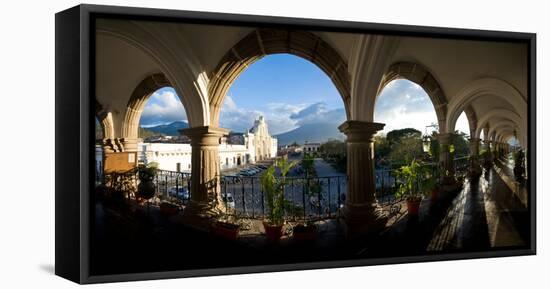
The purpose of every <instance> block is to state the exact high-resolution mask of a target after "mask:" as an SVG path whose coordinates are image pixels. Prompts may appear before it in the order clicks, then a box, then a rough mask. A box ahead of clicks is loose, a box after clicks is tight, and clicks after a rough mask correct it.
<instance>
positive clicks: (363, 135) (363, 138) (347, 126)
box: [338, 120, 386, 142]
mask: <svg viewBox="0 0 550 289" xmlns="http://www.w3.org/2000/svg"><path fill="white" fill-rule="evenodd" d="M385 125H386V124H383V123H378V122H368V121H359V120H348V121H345V122H344V123H342V124H341V125H339V126H338V130H340V131H341V132H342V133H343V134H345V135H346V136H347V141H348V142H372V137H373V136H374V134H376V133H377V132H378V131H381V130H382V129H384V126H385Z"/></svg>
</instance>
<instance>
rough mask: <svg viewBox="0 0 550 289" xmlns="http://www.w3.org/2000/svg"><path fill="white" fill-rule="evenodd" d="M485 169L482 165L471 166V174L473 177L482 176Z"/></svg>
mask: <svg viewBox="0 0 550 289" xmlns="http://www.w3.org/2000/svg"><path fill="white" fill-rule="evenodd" d="M482 172H483V170H482V169H481V166H480V165H477V166H474V167H471V168H470V176H471V177H474V178H475V177H479V176H481V174H482Z"/></svg>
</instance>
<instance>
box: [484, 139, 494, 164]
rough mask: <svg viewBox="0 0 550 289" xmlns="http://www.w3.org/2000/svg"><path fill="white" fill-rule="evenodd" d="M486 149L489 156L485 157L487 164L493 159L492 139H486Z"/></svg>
mask: <svg viewBox="0 0 550 289" xmlns="http://www.w3.org/2000/svg"><path fill="white" fill-rule="evenodd" d="M484 142H485V150H486V151H487V157H486V158H485V162H486V163H487V164H490V163H491V162H492V161H493V151H492V148H491V141H490V140H485V141H484Z"/></svg>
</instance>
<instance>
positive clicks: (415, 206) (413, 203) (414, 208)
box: [407, 199, 421, 216]
mask: <svg viewBox="0 0 550 289" xmlns="http://www.w3.org/2000/svg"><path fill="white" fill-rule="evenodd" d="M420 202H421V201H420V200H418V199H411V200H407V212H408V214H409V216H418V211H419V209H420Z"/></svg>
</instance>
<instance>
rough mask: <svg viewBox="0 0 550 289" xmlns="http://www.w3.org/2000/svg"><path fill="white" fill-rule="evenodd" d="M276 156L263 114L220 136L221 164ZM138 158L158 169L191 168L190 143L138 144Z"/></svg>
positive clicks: (232, 165) (224, 166) (228, 165)
mask: <svg viewBox="0 0 550 289" xmlns="http://www.w3.org/2000/svg"><path fill="white" fill-rule="evenodd" d="M276 156H277V139H276V138H273V137H271V135H269V131H268V128H267V123H266V122H265V120H264V118H263V116H260V117H259V118H258V119H257V120H255V121H254V125H253V126H252V128H251V129H250V130H249V131H248V132H246V133H231V134H229V135H228V136H227V137H224V138H222V141H221V144H220V146H219V158H220V160H219V161H220V168H221V169H222V170H225V169H230V168H235V167H238V166H242V165H245V164H252V163H256V162H258V161H262V160H267V159H270V158H274V157H276ZM138 161H139V162H140V163H143V164H147V163H151V162H156V163H158V164H159V169H161V170H168V171H182V172H190V171H191V145H190V144H188V143H144V142H140V143H139V144H138Z"/></svg>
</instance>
